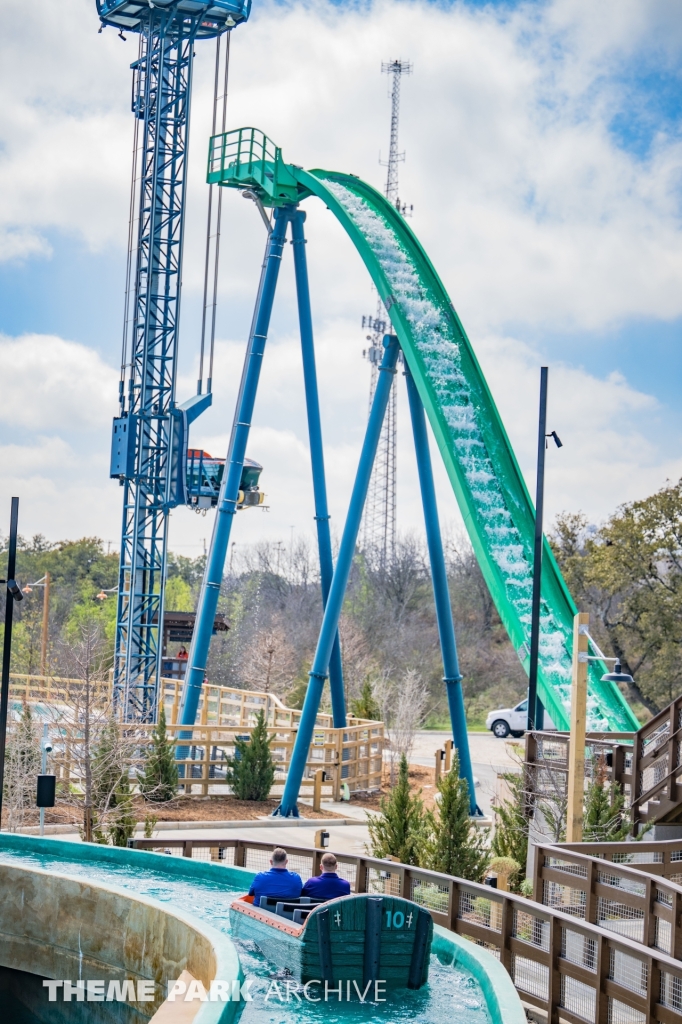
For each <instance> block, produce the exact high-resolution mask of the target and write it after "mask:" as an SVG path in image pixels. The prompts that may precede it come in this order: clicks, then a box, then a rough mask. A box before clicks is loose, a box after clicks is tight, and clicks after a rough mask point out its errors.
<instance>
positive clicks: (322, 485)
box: [291, 210, 346, 729]
mask: <svg viewBox="0 0 682 1024" xmlns="http://www.w3.org/2000/svg"><path fill="white" fill-rule="evenodd" d="M304 221H305V213H304V212H303V210H297V211H296V213H295V214H294V215H293V216H292V218H291V233H292V242H291V244H292V246H293V250H294V269H295V272H296V293H297V296H298V319H299V324H300V329H301V352H302V355H303V378H304V381H305V400H306V409H307V412H308V436H309V438H310V461H311V463H312V471H313V493H314V497H315V522H316V524H317V546H318V550H319V553H320V584H321V588H322V607H323V608H324V607H326V605H327V598H328V596H329V588H330V587H331V583H332V577H333V575H334V562H333V559H332V541H331V534H330V531H329V508H328V506H327V484H326V481H325V472H324V450H323V446H322V423H321V420H320V398H319V394H318V390H317V370H316V367H315V346H314V341H313V318H312V313H311V310H310V287H309V284H308V262H307V259H306V254H305V246H306V240H305V235H304V231H303V222H304ZM329 686H330V689H331V697H332V716H333V721H334V728H335V729H344V728H345V726H346V699H345V695H344V692H343V668H342V665H341V646H340V644H339V634H338V630H337V632H336V636H335V637H334V644H333V646H332V653H331V658H330V661H329Z"/></svg>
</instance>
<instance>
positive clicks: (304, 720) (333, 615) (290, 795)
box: [274, 334, 400, 818]
mask: <svg viewBox="0 0 682 1024" xmlns="http://www.w3.org/2000/svg"><path fill="white" fill-rule="evenodd" d="M384 346H385V348H384V357H383V359H382V361H381V366H380V367H379V378H378V381H377V386H376V390H375V392H374V399H373V400H372V408H371V410H370V414H369V420H368V422H367V430H366V432H365V439H364V441H363V444H362V451H361V453H360V462H359V464H358V471H357V474H356V477H355V483H354V485H353V492H352V494H351V499H350V504H349V506H348V515H347V516H346V523H345V526H344V528H343V536H342V538H341V546H340V547H339V555H338V558H337V560H336V568H335V569H334V576H333V578H332V585H331V588H330V591H329V597H328V599H327V605H326V608H325V610H324V618H323V619H322V628H321V629H320V636H319V639H318V641H317V648H316V650H315V657H314V658H313V665H312V668H311V670H310V681H309V683H308V689H307V691H306V695H305V701H304V702H303V712H302V714H301V721H300V722H299V726H298V732H297V733H296V742H295V743H294V749H293V752H292V755H291V764H290V765H289V771H288V773H287V779H286V783H285V784H284V793H283V794H282V802H281V804H280V805H279V807H278V808H277V810H276V811H275V812H274V813H275V814H276V815H281V816H282V817H283V818H291V817H295V818H297V817H298V806H297V802H298V794H299V791H300V788H301V782H302V780H303V775H304V772H305V766H306V761H307V760H308V751H309V749H310V744H311V743H312V739H313V731H314V729H315V721H316V719H317V712H318V710H319V707H320V698H321V696H322V690H323V688H324V682H325V679H326V678H327V673H328V672H329V660H330V658H331V653H332V648H333V646H334V638H335V637H336V634H337V630H338V626H339V618H340V616H341V609H342V607H343V599H344V597H345V596H346V587H347V585H348V577H349V575H350V570H351V565H352V563H353V555H354V554H355V545H356V543H357V539H358V532H359V530H360V520H361V519H362V511H363V509H364V507H365V501H366V500H367V491H368V489H369V481H370V477H371V475H372V466H373V465H374V459H375V457H376V453H377V448H378V446H379V437H380V435H381V428H382V425H383V422H384V416H385V415H386V407H387V405H388V401H389V398H390V395H391V387H392V386H393V377H394V375H395V372H396V364H397V362H398V356H399V354H400V346H399V344H398V339H397V338H396V337H395V336H394V335H392V334H388V335H386V337H385V338H384Z"/></svg>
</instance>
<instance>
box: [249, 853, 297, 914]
mask: <svg viewBox="0 0 682 1024" xmlns="http://www.w3.org/2000/svg"><path fill="white" fill-rule="evenodd" d="M270 864H271V865H272V866H271V868H270V870H269V871H259V872H258V874H257V875H256V877H255V878H254V880H253V882H252V883H251V888H250V889H249V896H253V902H254V906H256V907H259V906H260V898H261V896H270V897H273V898H276V899H278V900H297V899H298V897H299V896H300V895H301V885H302V884H303V883H302V882H301V876H300V875H297V874H296V872H295V871H288V870H287V851H286V850H283V849H282V848H281V846H278V847H276V848H275V849H274V850H273V851H272V857H271V858H270Z"/></svg>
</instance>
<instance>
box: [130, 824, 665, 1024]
mask: <svg viewBox="0 0 682 1024" xmlns="http://www.w3.org/2000/svg"><path fill="white" fill-rule="evenodd" d="M131 845H132V846H134V847H136V848H137V849H143V850H144V849H146V850H156V851H157V852H161V853H164V852H166V853H170V854H175V855H182V856H185V857H193V858H195V859H204V860H212V861H215V862H216V863H222V864H226V865H231V864H235V865H238V866H241V867H246V868H249V869H251V870H253V871H260V870H263V869H265V868H267V866H268V863H269V856H270V854H271V852H272V844H270V843H263V842H252V841H250V840H239V839H202V840H196V839H194V840H183V839H165V838H164V839H135V840H131ZM287 852H288V854H289V863H290V866H291V868H292V870H294V871H298V872H299V873H300V874H301V875H303V876H305V877H307V876H308V875H312V874H316V873H318V872H319V869H320V864H319V862H320V857H321V856H322V853H323V852H324V851H322V850H315V851H313V850H310V849H303V848H300V847H291V846H288V847H287ZM336 858H337V860H338V861H339V874H341V875H342V876H343V877H345V878H347V879H348V881H349V882H350V884H351V889H352V890H353V891H354V892H371V893H378V894H383V895H390V896H403V897H405V898H406V899H411V900H413V901H414V902H415V903H418V904H419V905H420V906H423V907H425V908H426V909H427V910H429V911H430V913H431V916H432V917H433V919H434V921H435V922H436V923H437V924H441V925H443V926H444V927H446V928H448V929H450V930H451V931H453V932H456V933H457V934H458V935H462V936H465V937H466V938H468V939H471V940H472V941H473V942H475V943H476V944H477V945H480V946H484V947H485V948H486V949H488V950H489V951H490V952H491V953H492V954H493V955H494V956H496V957H497V958H498V959H499V960H500V962H501V963H502V964H503V966H504V967H505V968H506V969H507V971H508V972H509V974H510V975H511V977H512V979H513V981H514V984H515V986H516V989H517V990H518V993H519V995H520V997H521V999H522V1000H523V1002H524V1003H526V1004H527V1005H528V1006H530V1007H537V1008H538V1009H539V1010H540V1011H542V1012H543V1015H546V1018H547V1024H559V1021H567V1022H568V1024H586V1022H587V1024H654V1022H661V1024H682V963H680V962H679V961H677V960H675V959H674V958H673V957H672V956H670V955H668V954H666V953H664V952H661V951H659V950H654V949H653V948H649V947H647V946H644V945H643V944H642V943H639V942H636V941H634V940H633V939H630V938H628V937H627V936H624V935H619V934H615V933H614V932H613V931H610V930H608V929H606V928H603V927H598V926H596V925H594V924H590V923H589V922H587V921H585V920H581V919H578V918H576V917H575V916H574V915H572V914H570V913H566V912H565V911H564V910H560V909H558V908H557V907H548V906H542V905H540V904H538V903H535V902H532V901H531V900H528V899H525V898H524V897H523V896H516V895H514V894H512V893H507V892H502V891H498V890H495V889H491V888H490V887H489V886H486V885H478V884H477V883H475V882H468V881H464V880H463V879H459V878H452V877H451V876H449V875H443V874H440V873H438V872H435V871H427V870H425V869H422V868H415V867H410V866H408V865H405V864H397V863H394V862H392V861H385V860H378V859H376V858H372V857H357V856H353V855H351V854H346V853H337V854H336ZM639 877H640V880H641V875H640V876H639ZM681 891H682V890H681Z"/></svg>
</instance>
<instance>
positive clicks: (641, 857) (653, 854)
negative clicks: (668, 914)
mask: <svg viewBox="0 0 682 1024" xmlns="http://www.w3.org/2000/svg"><path fill="white" fill-rule="evenodd" d="M557 849H560V850H571V851H572V852H575V853H583V854H587V856H588V857H598V858H599V859H600V860H606V861H608V862H609V863H611V864H627V865H628V866H629V867H631V868H634V870H635V871H644V872H646V874H649V875H662V876H663V878H667V879H668V880H669V881H671V882H675V883H677V885H682V842H681V841H680V840H679V839H664V840H656V841H655V842H653V841H652V842H647V841H646V839H640V840H638V841H637V843H632V842H625V843H560V844H558V845H557Z"/></svg>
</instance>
